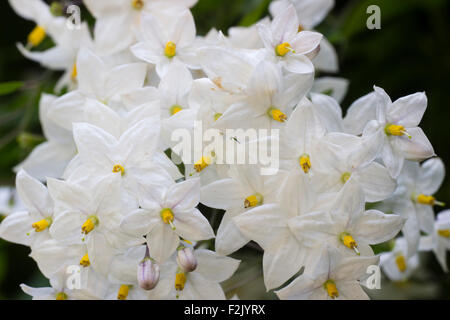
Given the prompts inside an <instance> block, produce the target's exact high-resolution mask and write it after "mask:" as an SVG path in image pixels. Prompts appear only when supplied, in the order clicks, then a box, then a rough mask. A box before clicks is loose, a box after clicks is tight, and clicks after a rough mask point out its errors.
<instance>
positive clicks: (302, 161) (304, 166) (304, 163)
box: [299, 154, 311, 173]
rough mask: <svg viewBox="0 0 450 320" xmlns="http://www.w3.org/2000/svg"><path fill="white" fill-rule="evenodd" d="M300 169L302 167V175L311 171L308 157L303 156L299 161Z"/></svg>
mask: <svg viewBox="0 0 450 320" xmlns="http://www.w3.org/2000/svg"><path fill="white" fill-rule="evenodd" d="M299 163H300V167H302V169H303V172H304V173H308V172H309V170H311V159H310V158H309V155H307V154H303V155H302V156H301V157H300V159H299Z"/></svg>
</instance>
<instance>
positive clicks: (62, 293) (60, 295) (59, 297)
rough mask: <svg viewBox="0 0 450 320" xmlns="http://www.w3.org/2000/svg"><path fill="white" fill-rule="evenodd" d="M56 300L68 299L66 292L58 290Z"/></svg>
mask: <svg viewBox="0 0 450 320" xmlns="http://www.w3.org/2000/svg"><path fill="white" fill-rule="evenodd" d="M56 300H67V294H65V293H64V292H58V293H57V294H56Z"/></svg>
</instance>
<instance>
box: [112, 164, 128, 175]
mask: <svg viewBox="0 0 450 320" xmlns="http://www.w3.org/2000/svg"><path fill="white" fill-rule="evenodd" d="M112 172H114V173H118V172H120V174H121V175H122V176H123V175H124V174H125V168H124V167H123V166H122V165H121V164H116V165H115V166H114V167H113V170H112Z"/></svg>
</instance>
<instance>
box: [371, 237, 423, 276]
mask: <svg viewBox="0 0 450 320" xmlns="http://www.w3.org/2000/svg"><path fill="white" fill-rule="evenodd" d="M407 250H408V244H407V242H406V240H405V238H397V239H396V240H395V244H394V248H393V249H392V251H390V252H385V253H382V254H381V256H380V265H381V268H382V270H383V272H384V273H385V274H386V276H387V277H388V278H389V279H390V280H392V281H404V280H406V279H408V278H409V277H410V276H411V274H412V273H413V272H414V270H415V269H416V268H417V267H418V265H419V257H418V255H417V254H413V255H408V253H407Z"/></svg>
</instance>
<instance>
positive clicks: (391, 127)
mask: <svg viewBox="0 0 450 320" xmlns="http://www.w3.org/2000/svg"><path fill="white" fill-rule="evenodd" d="M384 131H385V132H386V134H387V135H388V136H403V135H406V136H408V138H409V139H411V138H412V137H411V136H410V135H409V134H408V133H407V132H406V130H405V127H404V126H402V125H398V124H388V125H387V126H386V127H385V128H384Z"/></svg>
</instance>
